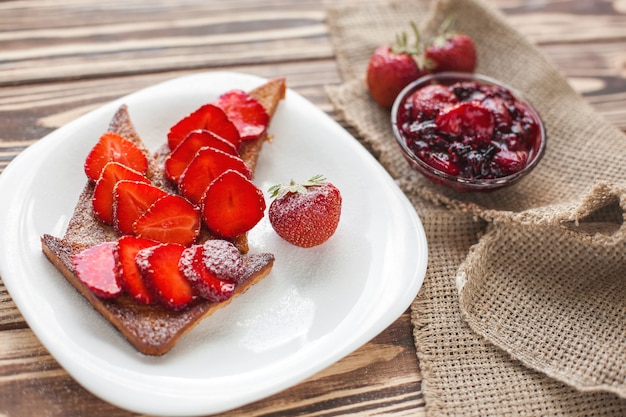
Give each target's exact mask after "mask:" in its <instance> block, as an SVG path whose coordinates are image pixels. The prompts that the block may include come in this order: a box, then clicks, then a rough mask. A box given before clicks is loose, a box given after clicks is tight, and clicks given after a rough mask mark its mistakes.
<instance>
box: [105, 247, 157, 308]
mask: <svg viewBox="0 0 626 417" xmlns="http://www.w3.org/2000/svg"><path fill="white" fill-rule="evenodd" d="M158 244H159V242H156V241H154V240H150V239H143V238H140V237H135V236H123V237H121V238H120V239H118V241H117V250H116V251H115V260H116V265H117V274H118V279H119V282H120V285H121V286H122V288H123V289H124V290H125V291H126V292H127V293H128V294H129V295H130V296H131V297H132V298H134V299H135V300H136V301H137V302H139V303H142V304H152V303H154V302H155V297H154V295H153V294H152V292H150V290H149V289H148V287H146V284H145V283H144V282H143V279H142V278H141V271H139V267H138V266H137V263H136V262H135V257H136V256H137V253H139V251H140V250H142V249H146V248H149V247H152V246H156V245H158Z"/></svg>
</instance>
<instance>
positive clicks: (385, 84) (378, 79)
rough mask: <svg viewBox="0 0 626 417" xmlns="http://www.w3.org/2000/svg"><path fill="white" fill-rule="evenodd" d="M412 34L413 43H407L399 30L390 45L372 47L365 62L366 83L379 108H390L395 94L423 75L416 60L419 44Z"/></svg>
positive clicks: (415, 29)
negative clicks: (397, 35) (411, 44)
mask: <svg viewBox="0 0 626 417" xmlns="http://www.w3.org/2000/svg"><path fill="white" fill-rule="evenodd" d="M412 27H413V31H414V33H415V38H416V41H415V45H414V46H409V45H408V43H407V37H406V34H405V33H403V34H402V36H399V37H398V39H397V40H396V44H395V45H393V46H390V45H382V46H379V47H378V48H376V50H375V51H374V53H373V54H372V56H371V58H370V60H369V63H368V65H367V72H366V82H367V88H368V90H369V93H370V95H371V96H372V98H373V99H374V100H375V101H376V102H377V103H378V104H379V105H380V106H382V107H386V108H388V107H391V105H392V104H393V102H394V100H395V99H396V97H397V95H398V94H399V93H400V91H402V89H403V88H404V87H406V86H407V85H408V84H409V83H410V82H411V81H414V80H416V79H418V78H420V77H421V76H422V75H426V71H425V70H424V69H423V68H422V66H421V65H420V64H419V63H418V60H419V54H420V51H421V46H420V45H421V44H420V40H419V32H418V30H417V27H416V26H415V25H412Z"/></svg>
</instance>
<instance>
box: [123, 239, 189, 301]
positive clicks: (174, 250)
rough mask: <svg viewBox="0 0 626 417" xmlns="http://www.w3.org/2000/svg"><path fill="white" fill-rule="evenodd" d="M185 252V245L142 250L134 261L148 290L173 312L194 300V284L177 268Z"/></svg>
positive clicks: (162, 245) (163, 245) (167, 245)
mask: <svg viewBox="0 0 626 417" xmlns="http://www.w3.org/2000/svg"><path fill="white" fill-rule="evenodd" d="M184 250H185V247H184V246H183V245H179V244H176V243H163V244H160V245H157V246H152V247H149V248H146V249H142V250H140V251H139V252H138V253H137V256H136V258H135V260H136V262H137V266H138V267H139V271H141V276H142V278H143V280H144V282H145V284H146V287H147V288H149V290H150V291H151V292H152V293H153V294H154V296H155V297H156V298H157V300H158V301H159V302H160V303H161V304H163V305H165V306H166V307H168V308H171V309H173V310H182V309H183V308H185V307H187V306H188V305H189V304H190V303H191V302H192V301H193V299H194V292H193V288H192V287H191V284H189V281H187V279H186V278H185V276H184V275H183V273H182V272H181V271H180V269H179V268H178V261H179V260H180V256H181V255H182V253H183V251H184Z"/></svg>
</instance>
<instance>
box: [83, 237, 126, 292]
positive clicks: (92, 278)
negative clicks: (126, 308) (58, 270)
mask: <svg viewBox="0 0 626 417" xmlns="http://www.w3.org/2000/svg"><path fill="white" fill-rule="evenodd" d="M116 247H117V242H105V243H101V244H99V245H95V246H92V247H90V248H88V249H85V250H83V251H82V252H79V253H77V254H76V255H74V256H73V257H72V263H73V264H74V270H75V272H76V275H77V276H78V278H79V279H80V280H81V281H82V282H83V284H85V285H86V286H87V287H88V288H89V289H90V290H91V291H93V293H94V294H96V295H97V296H98V297H102V298H113V297H117V296H118V295H120V294H121V293H122V287H121V285H120V282H119V280H118V276H117V270H116V267H115V264H116V263H115V255H114V251H115V248H116Z"/></svg>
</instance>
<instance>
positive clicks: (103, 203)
mask: <svg viewBox="0 0 626 417" xmlns="http://www.w3.org/2000/svg"><path fill="white" fill-rule="evenodd" d="M122 180H130V181H136V182H142V183H147V182H149V180H148V179H147V178H146V177H145V176H144V175H143V174H141V173H139V172H137V171H134V170H132V169H130V168H128V167H127V166H125V165H122V164H120V163H119V162H109V163H108V164H106V165H105V166H104V169H103V170H102V175H101V176H100V178H99V179H98V181H97V182H96V186H95V188H94V191H93V198H92V200H91V202H92V205H93V210H94V213H95V214H96V217H98V219H100V221H102V222H103V223H106V224H112V223H113V205H114V201H113V191H114V189H115V186H116V185H117V183H118V182H119V181H122Z"/></svg>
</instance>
